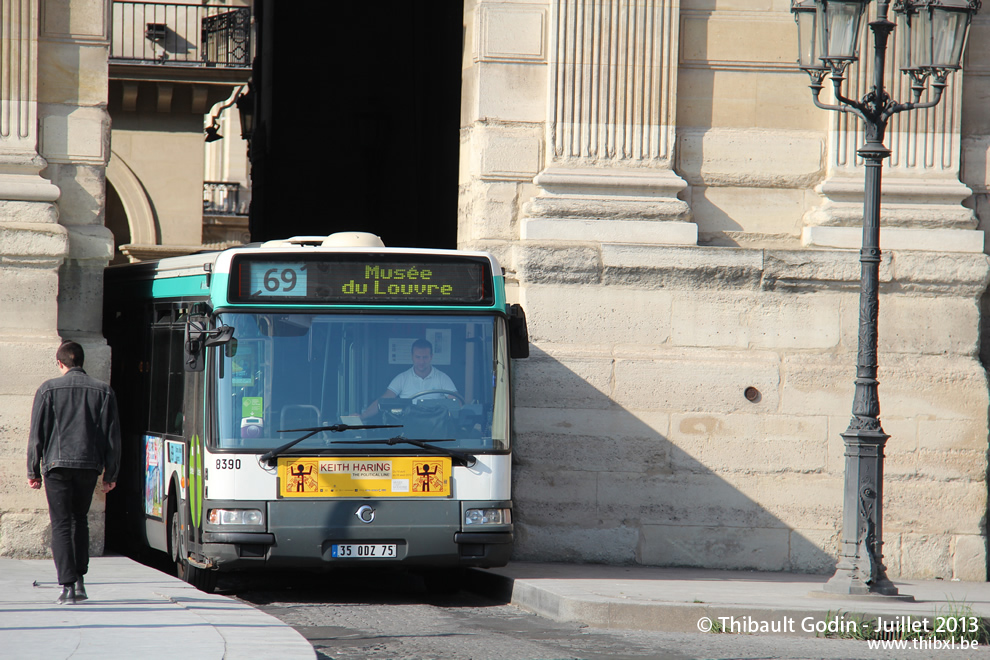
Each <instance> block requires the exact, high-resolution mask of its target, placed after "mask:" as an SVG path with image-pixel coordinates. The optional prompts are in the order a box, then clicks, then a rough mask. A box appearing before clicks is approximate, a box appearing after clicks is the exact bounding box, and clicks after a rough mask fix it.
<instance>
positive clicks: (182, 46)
mask: <svg viewBox="0 0 990 660" xmlns="http://www.w3.org/2000/svg"><path fill="white" fill-rule="evenodd" d="M112 35H113V37H112V41H111V46H110V59H111V60H113V61H118V62H128V63H142V64H174V65H199V66H204V65H205V66H215V67H249V66H251V8H250V7H231V6H228V5H182V4H170V3H165V2H116V1H115V2H114V3H113V19H112Z"/></svg>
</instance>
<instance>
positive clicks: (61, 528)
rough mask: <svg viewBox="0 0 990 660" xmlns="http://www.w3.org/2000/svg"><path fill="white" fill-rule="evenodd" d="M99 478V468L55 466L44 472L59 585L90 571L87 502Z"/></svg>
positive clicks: (74, 579)
mask: <svg viewBox="0 0 990 660" xmlns="http://www.w3.org/2000/svg"><path fill="white" fill-rule="evenodd" d="M99 478H100V473H99V471H98V470H74V469H71V468H54V469H52V470H49V472H48V474H46V475H45V495H46V496H47V497H48V517H49V518H50V519H51V521H52V555H53V556H54V558H55V570H56V572H57V573H58V583H59V584H73V583H75V581H76V580H77V579H78V578H79V576H80V575H86V571H87V570H89V521H88V520H87V519H86V516H87V514H89V505H90V504H91V503H92V502H93V491H94V490H95V489H96V481H97V480H98V479H99Z"/></svg>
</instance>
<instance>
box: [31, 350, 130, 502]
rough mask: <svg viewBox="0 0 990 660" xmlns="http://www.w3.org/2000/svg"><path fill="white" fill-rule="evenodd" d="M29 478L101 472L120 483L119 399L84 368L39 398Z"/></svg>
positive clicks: (48, 386)
mask: <svg viewBox="0 0 990 660" xmlns="http://www.w3.org/2000/svg"><path fill="white" fill-rule="evenodd" d="M27 468H28V478H29V479H38V478H40V477H41V475H42V474H48V471H49V470H51V469H52V468H76V469H80V470H101V471H103V481H104V482H105V483H115V482H116V481H117V472H118V471H119V470H120V421H119V419H118V416H117V398H116V396H114V393H113V390H112V389H110V386H109V385H107V384H106V383H103V382H101V381H98V380H96V379H95V378H92V377H91V376H88V375H87V374H86V372H85V371H83V370H82V369H81V368H80V367H73V368H71V369H69V371H68V372H66V374H65V375H64V376H62V377H60V378H53V379H52V380H49V381H45V382H44V383H42V385H41V387H39V388H38V392H37V394H35V395H34V408H33V410H32V411H31V436H30V439H29V440H28V460H27Z"/></svg>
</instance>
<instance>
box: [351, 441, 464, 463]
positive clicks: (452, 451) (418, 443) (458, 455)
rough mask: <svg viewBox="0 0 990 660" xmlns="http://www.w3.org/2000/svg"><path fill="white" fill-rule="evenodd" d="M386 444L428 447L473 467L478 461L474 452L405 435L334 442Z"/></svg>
mask: <svg viewBox="0 0 990 660" xmlns="http://www.w3.org/2000/svg"><path fill="white" fill-rule="evenodd" d="M433 442H457V441H456V440H454V439H453V438H445V439H443V440H433ZM383 443H384V444H386V445H400V444H406V445H414V446H416V447H419V448H420V449H430V450H432V451H435V452H437V453H438V454H443V455H444V456H451V457H453V458H457V459H460V460H461V461H463V462H464V465H466V466H467V467H474V464H475V463H477V462H478V459H477V458H476V457H475V456H474V454H468V453H465V452H462V451H457V450H456V449H447V448H446V447H437V446H435V445H431V444H430V443H429V442H423V441H422V440H415V439H413V438H407V437H405V436H401V435H397V436H395V437H394V438H389V439H388V440H340V441H338V442H337V443H336V444H338V445H374V444H383Z"/></svg>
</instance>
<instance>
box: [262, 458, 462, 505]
mask: <svg viewBox="0 0 990 660" xmlns="http://www.w3.org/2000/svg"><path fill="white" fill-rule="evenodd" d="M450 466H451V462H450V458H448V457H446V456H436V457H435V456H430V457H424V456H391V457H375V458H365V457H350V456H348V457H334V458H329V457H327V458H315V457H307V458H280V459H278V476H279V493H278V495H279V497H450V496H451V490H450V472H451V470H450Z"/></svg>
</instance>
